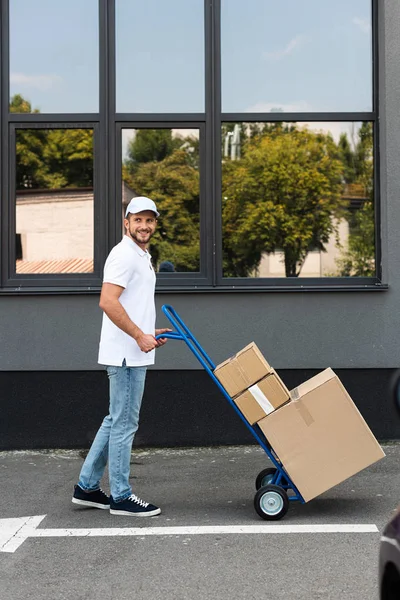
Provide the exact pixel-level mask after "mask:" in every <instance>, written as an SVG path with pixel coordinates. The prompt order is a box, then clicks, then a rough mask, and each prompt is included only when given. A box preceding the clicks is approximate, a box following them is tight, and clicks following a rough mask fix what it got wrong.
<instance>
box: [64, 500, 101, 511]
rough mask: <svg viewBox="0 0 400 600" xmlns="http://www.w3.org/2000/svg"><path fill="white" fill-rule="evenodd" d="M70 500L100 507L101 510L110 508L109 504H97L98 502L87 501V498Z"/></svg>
mask: <svg viewBox="0 0 400 600" xmlns="http://www.w3.org/2000/svg"><path fill="white" fill-rule="evenodd" d="M72 502H73V503H74V504H79V505H80V506H87V507H89V508H101V509H103V510H108V509H109V508H110V505H109V504H99V503H98V502H89V500H79V498H72Z"/></svg>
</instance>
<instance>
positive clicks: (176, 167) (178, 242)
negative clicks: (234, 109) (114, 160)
mask: <svg viewBox="0 0 400 600" xmlns="http://www.w3.org/2000/svg"><path fill="white" fill-rule="evenodd" d="M122 156H123V160H122V219H123V218H124V215H125V210H126V206H127V205H128V203H129V201H130V200H131V199H132V198H133V197H135V196H148V197H150V198H151V199H152V200H154V201H155V203H156V205H157V209H158V211H159V213H160V216H159V218H158V229H157V232H156V234H155V236H154V238H153V240H152V244H151V255H152V259H153V264H154V265H155V270H156V271H157V272H159V273H168V274H170V273H195V272H199V271H200V144H199V130H198V129H191V130H188V129H162V128H159V129H123V130H122Z"/></svg>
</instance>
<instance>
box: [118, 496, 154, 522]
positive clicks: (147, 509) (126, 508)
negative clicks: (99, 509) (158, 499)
mask: <svg viewBox="0 0 400 600" xmlns="http://www.w3.org/2000/svg"><path fill="white" fill-rule="evenodd" d="M160 512H161V508H158V507H157V506H154V504H149V503H148V502H145V501H144V500H141V499H140V498H138V496H135V494H131V496H129V498H127V499H126V500H122V502H114V500H113V498H112V496H110V513H111V514H112V515H127V516H129V517H154V516H155V515H159V514H160Z"/></svg>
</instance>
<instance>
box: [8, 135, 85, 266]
mask: <svg viewBox="0 0 400 600" xmlns="http://www.w3.org/2000/svg"><path fill="white" fill-rule="evenodd" d="M15 175H16V181H15V189H16V193H15V199H16V203H15V210H16V233H17V236H18V238H19V240H20V242H21V250H22V252H21V254H22V256H21V257H20V258H18V257H17V261H16V272H17V273H29V274H40V273H91V272H93V218H94V210H93V130H91V129H17V130H16V173H15Z"/></svg>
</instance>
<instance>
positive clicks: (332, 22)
mask: <svg viewBox="0 0 400 600" xmlns="http://www.w3.org/2000/svg"><path fill="white" fill-rule="evenodd" d="M371 8H372V7H371V0H336V1H335V2H321V1H320V0H302V1H301V2H299V0H284V1H281V2H276V1H275V0H248V1H247V2H242V0H222V2H221V9H222V15H221V26H222V34H221V45H222V48H221V58H222V66H221V68H222V110H223V112H250V113H259V112H261V113H270V112H290V113H295V112H298V113H299V112H355V111H359V112H365V111H370V110H372V16H371Z"/></svg>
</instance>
